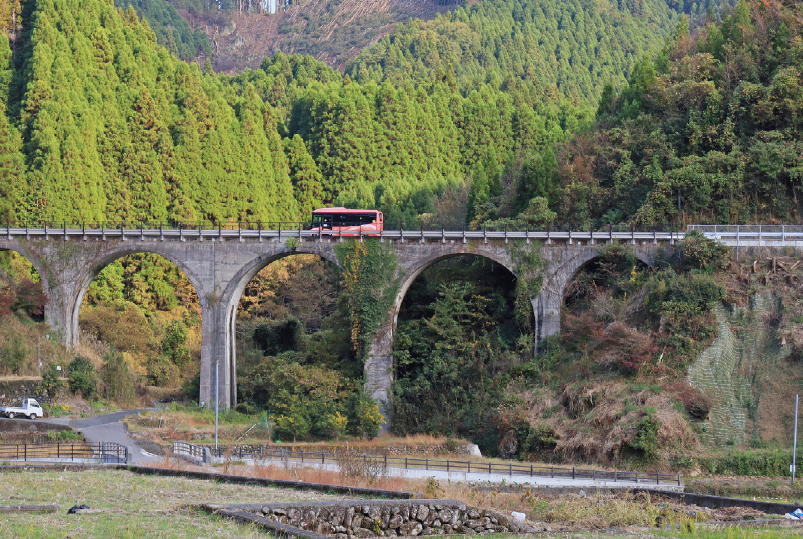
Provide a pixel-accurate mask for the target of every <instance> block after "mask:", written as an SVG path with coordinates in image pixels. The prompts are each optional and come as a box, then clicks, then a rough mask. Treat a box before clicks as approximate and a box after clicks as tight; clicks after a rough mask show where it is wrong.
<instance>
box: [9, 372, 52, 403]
mask: <svg viewBox="0 0 803 539" xmlns="http://www.w3.org/2000/svg"><path fill="white" fill-rule="evenodd" d="M27 397H33V398H35V399H37V400H38V401H39V402H40V403H41V402H47V400H46V399H43V398H42V396H41V395H39V380H25V379H23V380H2V381H0V406H21V405H22V399H24V398H27Z"/></svg>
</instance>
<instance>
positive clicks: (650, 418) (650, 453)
mask: <svg viewBox="0 0 803 539" xmlns="http://www.w3.org/2000/svg"><path fill="white" fill-rule="evenodd" d="M660 426H661V423H660V422H659V421H658V418H657V417H655V415H654V413H653V412H648V413H647V415H645V416H644V417H643V418H642V419H641V421H639V422H638V425H636V436H635V438H634V439H633V441H632V442H630V444H629V445H630V447H631V448H633V449H636V450H638V451H639V452H641V455H642V458H643V459H644V460H645V461H647V462H652V461H654V460H655V459H657V458H658V429H659V428H660Z"/></svg>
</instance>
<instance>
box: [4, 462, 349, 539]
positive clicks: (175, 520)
mask: <svg viewBox="0 0 803 539" xmlns="http://www.w3.org/2000/svg"><path fill="white" fill-rule="evenodd" d="M0 488H1V489H2V492H3V500H2V502H0V503H2V504H37V505H38V504H56V505H58V507H59V510H58V512H57V513H51V514H30V513H15V514H6V515H3V517H2V518H0V537H4V538H6V537H7V538H12V537H13V538H43V539H44V538H54V539H55V538H59V539H65V538H76V539H77V538H81V539H85V538H86V539H90V538H97V539H107V538H118V537H119V538H128V537H130V538H136V539H140V538H179V537H180V538H184V537H186V538H193V539H195V538H204V537H205V538H209V539H211V538H213V537H214V538H229V537H238V538H240V537H243V538H250V537H265V534H264V532H262V531H260V530H257V529H254V528H252V527H250V526H243V525H240V524H237V523H235V522H232V521H230V520H227V519H222V518H218V517H215V516H210V515H208V514H206V513H204V512H202V511H200V510H197V509H194V506H195V505H197V504H201V503H218V504H229V503H259V502H265V503H276V502H283V501H288V502H290V501H313V500H333V499H344V496H343V495H337V496H335V495H330V494H325V493H321V492H314V491H299V490H293V489H284V488H282V489H280V488H270V487H268V488H266V487H258V486H245V485H233V484H227V483H217V482H212V481H201V480H192V479H184V478H176V477H159V476H149V475H141V474H135V473H131V472H126V471H119V470H108V471H84V472H71V471H46V472H32V471H25V472H0ZM77 504H86V505H89V506H90V508H91V509H98V510H100V512H97V513H89V514H73V515H68V514H67V510H68V509H69V508H70V507H72V506H73V505H77Z"/></svg>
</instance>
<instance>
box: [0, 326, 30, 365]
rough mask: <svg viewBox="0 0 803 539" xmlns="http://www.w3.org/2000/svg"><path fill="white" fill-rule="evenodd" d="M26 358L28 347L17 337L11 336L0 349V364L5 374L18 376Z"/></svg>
mask: <svg viewBox="0 0 803 539" xmlns="http://www.w3.org/2000/svg"><path fill="white" fill-rule="evenodd" d="M27 357H28V347H27V345H26V344H25V340H24V339H23V338H22V337H20V336H19V335H12V336H11V337H10V338H9V340H8V342H7V343H6V344H5V346H3V348H2V349H0V364H2V367H3V372H4V373H5V374H20V371H21V370H22V367H23V366H24V365H25V359H26V358H27Z"/></svg>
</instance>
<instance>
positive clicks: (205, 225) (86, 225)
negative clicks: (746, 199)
mask: <svg viewBox="0 0 803 539" xmlns="http://www.w3.org/2000/svg"><path fill="white" fill-rule="evenodd" d="M311 226H312V225H311V222H310V221H225V222H224V221H198V222H192V223H187V222H174V221H167V222H163V223H150V222H130V221H107V222H89V221H87V222H78V223H74V222H54V221H42V222H37V223H10V222H8V223H0V231H2V232H3V233H5V232H7V231H8V230H11V231H12V234H14V235H19V234H20V231H22V232H24V231H26V230H28V231H34V230H36V231H39V230H47V231H48V233H50V234H57V235H59V234H64V230H69V231H71V232H74V231H77V230H81V231H83V230H86V231H92V232H95V231H107V232H108V233H109V234H110V235H111V234H114V232H115V231H118V230H124V231H125V232H126V234H128V233H131V231H139V230H145V231H153V230H183V231H187V232H189V231H191V230H195V231H198V230H204V231H209V230H221V231H240V230H242V231H259V230H263V231H278V230H281V231H297V230H309V229H310V228H311ZM384 228H385V230H389V231H390V230H405V231H424V232H437V231H441V230H446V231H452V232H454V231H457V232H462V231H466V232H481V231H483V230H487V231H489V232H490V231H494V232H503V231H504V230H510V231H513V230H519V231H523V230H532V231H543V232H546V231H552V232H570V231H571V232H594V233H602V232H631V231H633V232H652V231H657V232H679V231H680V230H682V227H680V226H678V225H676V224H659V225H649V226H648V225H630V224H624V223H621V224H618V225H603V226H599V227H593V228H589V227H588V226H584V225H579V224H577V223H557V224H550V225H543V226H530V227H527V226H515V225H514V224H512V223H511V224H507V225H504V224H495V225H494V224H489V225H488V226H484V227H479V228H478V227H471V226H469V225H467V224H466V223H465V222H463V221H459V220H453V219H427V220H414V221H385V226H384Z"/></svg>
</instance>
